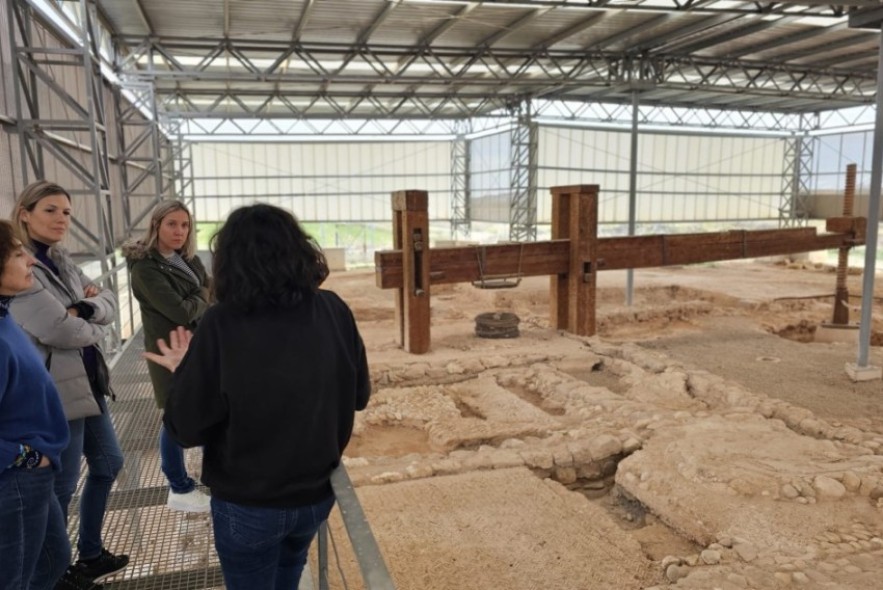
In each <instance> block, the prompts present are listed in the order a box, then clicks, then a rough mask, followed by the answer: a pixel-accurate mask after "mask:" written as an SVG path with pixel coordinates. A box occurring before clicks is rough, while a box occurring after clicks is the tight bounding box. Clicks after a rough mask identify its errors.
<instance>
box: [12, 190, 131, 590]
mask: <svg viewBox="0 0 883 590" xmlns="http://www.w3.org/2000/svg"><path fill="white" fill-rule="evenodd" d="M70 220H71V197H70V194H68V192H67V191H65V190H64V189H63V188H62V187H60V186H59V185H57V184H54V183H50V182H47V181H38V182H35V183H33V184H30V185H29V186H27V187H26V188H25V189H24V191H22V193H21V195H19V198H18V200H17V202H16V207H15V210H14V218H13V222H14V223H15V224H16V225H17V226H18V229H19V232H20V234H21V240H22V242H23V243H24V244H25V245H26V246H28V247H29V248H30V249H31V250H32V251H33V253H34V257H35V258H36V259H37V264H35V265H34V267H33V274H34V284H33V286H32V287H31V288H30V289H28V290H27V291H25V292H24V293H21V294H20V295H19V296H18V297H16V298H15V299H14V300H13V301H12V304H11V311H12V315H13V317H14V318H15V320H16V322H17V323H18V324H19V325H20V326H21V327H22V329H23V330H24V331H25V333H27V334H28V335H29V336H30V337H31V339H32V340H33V342H34V344H35V345H36V346H37V348H38V349H39V350H40V351H41V352H42V353H43V355H44V359H45V362H46V367H47V369H49V373H50V374H51V375H52V378H53V380H54V381H55V385H56V387H57V389H58V392H59V394H60V397H61V401H62V405H63V407H64V413H65V417H66V418H67V420H68V426H69V427H70V432H71V441H70V444H69V445H68V447H67V448H66V449H65V450H64V451H63V452H62V455H61V474H59V476H58V477H57V478H56V482H55V493H56V495H57V496H58V500H59V503H60V504H61V508H62V512H63V513H64V517H65V520H67V515H68V507H69V505H70V501H71V498H72V497H73V494H74V491H75V489H76V486H77V481H78V480H79V475H80V459H81V458H82V457H83V456H85V457H86V463H87V465H88V467H89V472H88V475H87V477H86V482H85V485H84V486H83V491H82V494H81V497H80V528H79V538H78V541H77V548H78V550H79V560H78V561H77V563H76V564H74V565H72V566H71V567H70V568H68V571H67V572H66V573H65V575H64V577H63V578H62V580H61V582H60V583H59V587H60V588H71V589H78V588H88V587H90V586H91V583H92V582H96V581H100V580H102V579H104V578H106V577H108V576H110V575H112V574H114V573H116V572H118V571H121V570H122V569H124V568H125V567H126V565H127V564H128V563H129V558H128V556H126V555H114V554H112V553H110V552H109V551H108V550H107V549H106V548H105V547H104V545H103V542H102V537H101V526H102V522H103V520H104V513H105V510H106V508H107V500H108V497H109V495H110V489H111V486H112V485H113V482H114V480H115V479H116V476H117V474H118V473H119V471H120V469H122V466H123V453H122V451H121V450H120V445H119V442H118V441H117V437H116V433H115V432H114V429H113V425H112V423H111V420H110V415H109V413H108V409H107V402H106V400H105V399H104V397H105V393H107V391H108V388H107V382H106V378H107V372H106V367H107V365H106V364H105V362H104V357H103V356H102V352H101V349H100V348H99V343H100V342H101V340H103V338H104V335H105V330H106V328H105V326H106V325H107V324H110V323H111V322H112V321H113V319H114V315H115V314H116V300H115V298H114V295H113V293H111V292H110V291H109V290H107V289H101V288H99V287H98V286H97V285H95V284H94V283H93V282H92V281H91V280H90V279H88V278H87V277H86V276H85V275H84V274H83V272H82V271H81V270H80V269H79V267H77V265H76V264H75V263H74V262H73V260H72V259H71V257H70V255H69V254H68V253H67V252H66V251H65V250H64V249H62V248H61V247H60V246H59V244H60V242H61V241H62V240H63V239H64V236H65V234H66V233H67V230H68V227H69V226H70Z"/></svg>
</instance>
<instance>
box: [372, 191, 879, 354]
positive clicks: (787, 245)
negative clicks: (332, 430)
mask: <svg viewBox="0 0 883 590" xmlns="http://www.w3.org/2000/svg"><path fill="white" fill-rule="evenodd" d="M551 190H552V238H553V239H552V240H549V241H544V242H526V243H511V244H494V245H482V246H455V247H450V248H433V249H432V254H431V256H430V249H429V217H428V212H427V209H428V194H427V193H426V191H398V192H395V193H393V194H392V208H393V246H394V248H395V249H394V250H381V251H377V252H375V253H374V264H375V273H376V274H375V279H376V281H377V286H378V287H380V288H381V289H396V290H397V291H396V301H395V313H396V324H397V325H398V328H399V332H398V342H399V344H400V345H401V346H403V347H404V348H405V350H407V351H408V352H412V353H417V354H421V353H425V352H428V351H429V342H430V337H429V323H430V319H429V317H430V316H429V292H430V285H432V284H443V283H461V282H467V281H470V282H481V281H482V280H484V279H486V278H488V277H518V278H520V277H525V276H541V275H551V291H552V293H551V294H552V297H551V323H552V325H553V326H555V327H556V328H558V329H563V330H567V331H569V332H572V333H575V334H579V335H592V334H594V333H595V290H596V281H597V273H598V271H600V270H616V269H626V268H649V267H656V266H671V265H683V264H696V263H699V262H713V261H717V260H734V259H738V258H757V257H762V256H774V255H782V254H795V253H799V252H811V251H813V250H823V249H828V248H844V247H851V246H857V245H860V244H863V243H864V240H865V233H864V231H865V230H864V228H865V220H864V219H862V218H858V217H834V218H831V219H828V220H827V223H826V226H825V227H826V229H827V230H828V232H831V233H826V234H822V235H819V234H817V233H816V230H815V228H793V229H770V230H756V231H747V230H734V231H726V232H714V233H698V234H671V235H668V234H665V235H654V236H629V237H619V238H601V239H598V237H597V228H598V186H597V185H577V186H565V187H553V188H552V189H551Z"/></svg>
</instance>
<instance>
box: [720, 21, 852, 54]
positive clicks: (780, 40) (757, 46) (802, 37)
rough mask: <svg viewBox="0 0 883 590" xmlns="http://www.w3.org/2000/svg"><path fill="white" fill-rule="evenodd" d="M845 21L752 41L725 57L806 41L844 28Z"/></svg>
mask: <svg viewBox="0 0 883 590" xmlns="http://www.w3.org/2000/svg"><path fill="white" fill-rule="evenodd" d="M846 28H847V23H846V21H843V22H841V23H837V24H834V25H831V26H829V27H810V28H808V29H805V30H803V31H800V32H798V33H793V34H791V35H785V36H784V37H776V38H775V39H771V40H769V41H766V42H765V43H754V44H751V45H748V46H746V47H743V48H742V49H740V50H737V51H731V52H730V53H728V54H727V56H726V57H727V59H736V58H738V57H744V56H746V55H753V54H757V53H762V52H764V51H767V50H768V49H775V48H776V47H782V46H783V45H790V44H792V43H797V42H798V41H806V40H808V39H814V38H815V37H818V36H819V35H824V34H825V33H829V32H831V31H839V30H841V29H846Z"/></svg>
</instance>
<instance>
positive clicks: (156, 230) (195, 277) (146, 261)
mask: <svg viewBox="0 0 883 590" xmlns="http://www.w3.org/2000/svg"><path fill="white" fill-rule="evenodd" d="M123 254H124V255H125V256H126V260H127V262H128V266H129V276H130V280H131V282H132V292H133V293H134V295H135V299H137V300H138V303H139V304H140V307H141V323H142V326H143V330H144V346H145V348H146V349H147V351H148V352H158V348H157V345H156V341H157V339H159V338H163V337H166V336H168V334H169V331H171V330H174V329H175V328H176V327H177V326H184V327H185V328H187V329H189V330H192V329H194V328H195V327H196V324H197V322H199V319H200V318H201V317H202V314H203V313H205V310H206V309H207V308H208V305H209V288H208V283H209V279H208V276H207V274H206V272H205V267H203V265H202V263H201V262H200V261H199V258H198V257H197V256H196V237H195V232H194V231H193V218H192V216H191V215H190V211H189V210H188V209H187V207H186V206H185V205H184V204H183V203H181V202H180V201H163V202H161V203H160V204H158V205H157V206H156V207H155V208H154V210H153V214H152V215H151V219H150V227H149V229H148V230H147V233H146V234H145V235H144V237H143V238H141V239H140V240H138V241H135V242H129V243H127V244H125V245H124V246H123ZM147 368H148V370H149V372H150V381H151V383H152V384H153V393H154V396H155V397H156V404H157V406H158V407H159V408H160V409H163V408H164V407H165V403H166V398H167V397H168V390H169V383H170V381H171V379H172V374H171V373H170V372H169V371H168V370H166V369H164V368H163V367H161V366H159V365H157V364H155V363H148V367H147ZM159 451H160V462H161V467H162V471H163V473H164V474H165V476H166V478H167V479H168V480H169V488H170V489H169V498H168V502H167V506H168V507H169V508H171V509H172V510H182V511H185V512H208V511H209V510H210V506H209V497H208V496H207V495H205V494H203V493H202V492H200V491H199V490H197V489H196V482H195V481H193V479H192V478H191V477H190V476H189V475H188V474H187V469H186V466H185V464H184V449H183V448H182V447H181V446H179V445H178V444H177V443H176V442H175V441H174V440H172V438H171V437H170V436H169V435H168V433H167V432H166V430H165V428H164V427H161V428H160V435H159Z"/></svg>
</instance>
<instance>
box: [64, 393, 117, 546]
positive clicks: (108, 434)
mask: <svg viewBox="0 0 883 590" xmlns="http://www.w3.org/2000/svg"><path fill="white" fill-rule="evenodd" d="M98 405H99V406H100V407H101V412H102V413H101V414H100V415H98V416H89V417H88V418H80V419H78V420H71V421H69V422H68V426H69V427H70V430H71V442H70V444H69V445H68V446H67V448H66V449H65V450H64V451H63V452H62V453H61V474H60V475H59V476H58V477H57V478H56V480H55V493H56V494H57V495H58V502H59V503H60V504H61V511H62V513H63V514H64V521H65V522H67V511H68V507H69V506H70V503H71V498H73V496H74V492H75V491H76V489H77V481H79V479H80V460H81V459H82V458H83V457H86V465H87V466H88V468H89V470H88V473H87V474H86V481H85V483H84V484H83V492H82V493H81V495H80V531H79V537H78V539H77V550H78V552H79V554H80V558H81V559H92V558H94V557H98V556H99V555H101V548H102V547H103V546H104V545H103V544H102V540H101V524H102V523H103V522H104V512H105V510H106V509H107V498H108V497H109V496H110V488H111V487H112V486H113V482H114V481H115V480H116V478H117V474H118V473H119V472H120V469H122V468H123V452H122V451H121V450H120V443H119V441H117V435H116V432H114V430H113V424H112V423H111V421H110V414H109V413H108V411H107V402H106V401H105V400H104V398H101V399H99V400H98Z"/></svg>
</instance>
